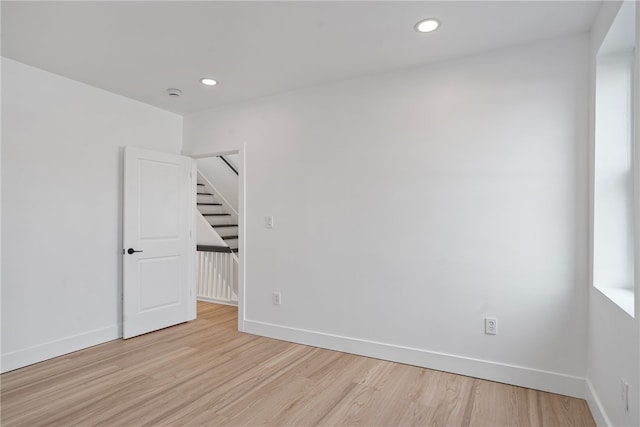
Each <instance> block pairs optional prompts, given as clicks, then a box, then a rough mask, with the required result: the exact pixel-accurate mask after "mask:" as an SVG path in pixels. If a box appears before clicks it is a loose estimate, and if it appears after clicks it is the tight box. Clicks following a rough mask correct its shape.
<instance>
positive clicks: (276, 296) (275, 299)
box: [273, 292, 282, 305]
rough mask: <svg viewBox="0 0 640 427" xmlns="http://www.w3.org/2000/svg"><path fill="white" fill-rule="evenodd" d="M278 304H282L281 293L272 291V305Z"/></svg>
mask: <svg viewBox="0 0 640 427" xmlns="http://www.w3.org/2000/svg"><path fill="white" fill-rule="evenodd" d="M280 304H282V295H280V292H274V293H273V305H280Z"/></svg>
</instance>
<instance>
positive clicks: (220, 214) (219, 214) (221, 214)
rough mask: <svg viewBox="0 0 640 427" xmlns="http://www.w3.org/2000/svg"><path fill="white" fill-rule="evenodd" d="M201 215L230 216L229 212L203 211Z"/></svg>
mask: <svg viewBox="0 0 640 427" xmlns="http://www.w3.org/2000/svg"><path fill="white" fill-rule="evenodd" d="M202 216H231V214H229V213H205V214H202Z"/></svg>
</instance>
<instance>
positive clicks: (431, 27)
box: [413, 18, 440, 33]
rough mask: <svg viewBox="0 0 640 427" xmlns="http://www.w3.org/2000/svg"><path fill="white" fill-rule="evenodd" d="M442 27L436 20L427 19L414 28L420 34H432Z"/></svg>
mask: <svg viewBox="0 0 640 427" xmlns="http://www.w3.org/2000/svg"><path fill="white" fill-rule="evenodd" d="M439 27H440V21H438V20H437V19H435V18H427V19H423V20H421V21H418V23H417V24H416V25H415V26H414V27H413V28H414V29H415V30H416V31H417V32H419V33H430V32H432V31H435V30H437V29H438V28H439Z"/></svg>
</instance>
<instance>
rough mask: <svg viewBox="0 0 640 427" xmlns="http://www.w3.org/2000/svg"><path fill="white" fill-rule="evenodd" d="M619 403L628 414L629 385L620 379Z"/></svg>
mask: <svg viewBox="0 0 640 427" xmlns="http://www.w3.org/2000/svg"><path fill="white" fill-rule="evenodd" d="M620 401H621V402H622V407H623V408H624V411H625V412H629V383H627V382H626V381H625V380H624V379H622V378H620Z"/></svg>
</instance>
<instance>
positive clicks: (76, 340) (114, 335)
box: [0, 325, 122, 373]
mask: <svg viewBox="0 0 640 427" xmlns="http://www.w3.org/2000/svg"><path fill="white" fill-rule="evenodd" d="M121 330H122V328H121V327H120V325H113V326H107V327H106V328H100V329H94V330H92V331H88V332H83V333H81V334H77V335H73V336H70V337H66V338H61V339H59V340H54V341H49V342H47V343H44V344H40V345H36V346H33V347H28V348H25V349H22V350H17V351H13V352H11V353H7V354H3V355H2V361H1V362H0V365H1V366H0V372H2V373H5V372H9V371H13V370H14V369H18V368H23V367H25V366H29V365H33V364H34V363H38V362H42V361H44V360H48V359H52V358H54V357H58V356H62V355H65V354H68V353H73V352H74V351H78V350H82V349H85V348H87V347H92V346H94V345H98V344H102V343H105V342H107V341H113V340H115V339H118V338H121V337H122V333H121Z"/></svg>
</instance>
